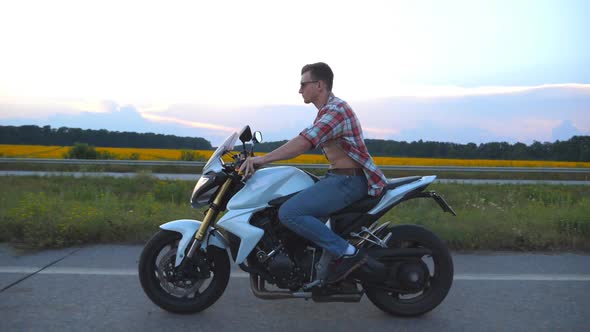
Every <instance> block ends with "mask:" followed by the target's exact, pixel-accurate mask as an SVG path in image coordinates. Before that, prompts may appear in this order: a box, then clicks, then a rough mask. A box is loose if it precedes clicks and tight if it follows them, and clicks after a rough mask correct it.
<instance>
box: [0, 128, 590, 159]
mask: <svg viewBox="0 0 590 332" xmlns="http://www.w3.org/2000/svg"><path fill="white" fill-rule="evenodd" d="M286 142H287V141H275V142H265V143H261V144H258V145H256V147H255V151H258V152H270V151H272V150H274V149H276V148H277V147H279V146H281V145H283V144H285V143H286ZM75 143H86V144H90V145H95V146H101V147H135V148H164V149H192V150H211V149H213V147H212V146H211V143H210V142H209V141H207V140H206V139H204V138H200V137H179V136H174V135H162V134H154V133H135V132H118V131H108V130H104V129H101V130H92V129H80V128H68V127H60V128H51V126H44V127H38V126H32V125H30V126H20V127H16V126H0V144H29V145H59V146H73V145H74V144H75ZM365 143H366V144H367V148H368V149H369V151H370V152H371V154H372V155H373V156H389V157H419V158H457V159H507V160H555V161H581V162H588V161H590V136H573V137H572V138H570V139H569V140H566V141H555V142H543V143H541V142H537V141H535V142H533V143H532V144H530V145H526V144H524V143H514V144H510V143H507V142H491V143H481V144H475V143H468V144H458V143H449V142H433V141H422V140H419V141H413V142H405V141H392V140H379V139H366V140H365ZM310 153H316V154H321V153H322V151H321V150H319V149H315V150H312V151H311V152H310Z"/></svg>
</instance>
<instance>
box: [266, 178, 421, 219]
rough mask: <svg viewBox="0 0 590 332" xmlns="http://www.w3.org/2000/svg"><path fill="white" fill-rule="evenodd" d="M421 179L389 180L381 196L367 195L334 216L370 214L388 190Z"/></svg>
mask: <svg viewBox="0 0 590 332" xmlns="http://www.w3.org/2000/svg"><path fill="white" fill-rule="evenodd" d="M420 178H421V176H407V177H403V178H393V179H387V185H386V186H385V189H383V192H382V193H381V195H380V196H377V197H375V196H369V195H367V196H365V197H364V198H361V199H360V200H358V201H356V202H354V203H352V204H351V205H349V206H347V207H345V208H344V209H342V210H339V211H337V212H335V213H333V214H332V215H338V214H345V213H365V212H368V211H370V210H371V209H372V208H373V207H375V205H377V203H379V201H380V200H381V198H382V196H383V194H385V193H386V192H387V191H388V190H393V189H395V188H397V187H400V186H403V185H404V184H408V183H411V182H414V181H417V180H418V179H420ZM296 194H297V193H292V194H289V195H286V196H283V197H279V198H275V199H273V200H271V201H270V202H268V205H270V206H274V207H279V206H281V205H282V204H283V203H285V202H286V201H287V200H289V198H291V197H293V196H295V195H296Z"/></svg>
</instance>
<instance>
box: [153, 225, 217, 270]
mask: <svg viewBox="0 0 590 332" xmlns="http://www.w3.org/2000/svg"><path fill="white" fill-rule="evenodd" d="M199 227H201V222H200V221H198V220H192V219H179V220H173V221H170V222H167V223H165V224H163V225H160V228H161V229H164V230H167V231H172V232H177V233H180V234H181V235H182V237H181V238H180V242H179V243H178V249H177V251H176V262H175V263H174V266H175V267H178V266H179V265H180V263H181V262H182V260H183V259H184V253H185V251H186V247H187V246H188V244H189V242H190V241H191V239H192V238H193V236H194V235H195V233H196V232H197V230H198V229H199ZM209 245H214V246H216V247H219V248H221V249H226V248H227V247H228V243H227V240H226V239H225V238H224V237H223V235H221V233H219V232H217V231H214V232H212V233H209V234H208V238H207V240H206V241H203V244H202V245H201V248H202V249H203V250H207V246H209Z"/></svg>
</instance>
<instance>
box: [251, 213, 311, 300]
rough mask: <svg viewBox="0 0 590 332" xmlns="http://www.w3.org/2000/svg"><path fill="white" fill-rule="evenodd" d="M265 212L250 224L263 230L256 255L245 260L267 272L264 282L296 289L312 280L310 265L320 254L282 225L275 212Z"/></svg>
mask: <svg viewBox="0 0 590 332" xmlns="http://www.w3.org/2000/svg"><path fill="white" fill-rule="evenodd" d="M264 212H265V213H263V214H261V215H259V216H257V218H253V220H254V221H253V222H252V225H254V226H257V227H260V228H263V229H264V231H265V232H264V237H263V238H262V239H261V241H260V242H259V243H258V245H257V246H256V250H255V251H253V254H254V252H255V257H249V260H248V262H249V263H250V264H252V263H254V264H253V265H255V266H256V267H258V268H260V269H263V270H264V271H265V272H267V278H266V281H267V282H269V283H271V284H275V285H277V287H279V288H285V289H290V290H297V289H299V288H301V286H302V285H303V284H305V283H308V282H310V281H312V280H311V277H312V275H313V271H312V268H313V266H314V262H315V261H317V260H318V259H319V256H320V255H319V254H318V253H316V251H317V249H316V248H315V247H313V246H312V245H311V243H309V242H307V241H306V240H303V239H302V238H300V237H298V236H297V235H295V234H293V233H292V232H291V231H289V230H288V229H286V228H285V227H284V226H282V225H281V224H280V223H279V221H278V218H276V213H272V212H273V211H264ZM273 217H274V218H273ZM268 277H270V280H269V278H268Z"/></svg>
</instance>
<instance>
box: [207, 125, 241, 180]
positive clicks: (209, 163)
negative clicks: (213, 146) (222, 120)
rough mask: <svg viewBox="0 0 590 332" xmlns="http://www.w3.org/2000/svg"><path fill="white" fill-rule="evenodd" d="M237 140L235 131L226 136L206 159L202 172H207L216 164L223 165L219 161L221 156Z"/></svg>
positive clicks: (230, 148)
mask: <svg viewBox="0 0 590 332" xmlns="http://www.w3.org/2000/svg"><path fill="white" fill-rule="evenodd" d="M237 140H238V134H237V133H233V134H231V135H230V136H229V137H228V138H226V139H225V142H223V144H221V145H220V146H219V147H218V148H217V150H215V152H213V154H212V155H211V158H209V161H207V164H205V167H204V168H203V173H204V174H206V173H208V171H210V170H214V168H216V166H221V165H223V163H222V161H221V157H222V156H223V155H224V154H225V153H226V152H228V151H231V150H233V149H234V146H235V144H236V141H237ZM220 170H221V169H219V170H214V171H220Z"/></svg>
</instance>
